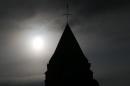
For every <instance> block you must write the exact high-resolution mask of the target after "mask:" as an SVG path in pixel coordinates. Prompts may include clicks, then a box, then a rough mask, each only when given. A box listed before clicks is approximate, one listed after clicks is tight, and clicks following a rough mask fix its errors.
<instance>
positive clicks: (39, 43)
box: [31, 36, 45, 53]
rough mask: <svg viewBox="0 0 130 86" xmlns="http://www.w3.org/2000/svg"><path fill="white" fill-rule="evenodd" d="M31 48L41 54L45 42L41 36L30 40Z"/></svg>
mask: <svg viewBox="0 0 130 86" xmlns="http://www.w3.org/2000/svg"><path fill="white" fill-rule="evenodd" d="M31 47H32V49H33V51H35V52H38V53H39V52H41V51H43V49H44V48H45V40H44V39H43V37H42V36H34V37H33V38H32V40H31Z"/></svg>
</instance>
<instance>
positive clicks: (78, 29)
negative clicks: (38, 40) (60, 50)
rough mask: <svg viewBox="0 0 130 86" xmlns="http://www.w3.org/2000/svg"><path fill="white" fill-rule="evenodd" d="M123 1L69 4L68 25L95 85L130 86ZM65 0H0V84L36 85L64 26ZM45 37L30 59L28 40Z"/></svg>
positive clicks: (128, 15)
mask: <svg viewBox="0 0 130 86" xmlns="http://www.w3.org/2000/svg"><path fill="white" fill-rule="evenodd" d="M129 5H130V3H129V1H128V0H71V2H70V10H71V13H72V16H71V18H70V26H71V28H72V31H73V33H74V34H75V36H76V38H77V40H78V42H79V44H80V46H81V48H82V50H83V52H84V54H85V55H86V56H87V58H88V59H89V61H90V63H92V70H93V72H94V77H95V78H96V79H97V80H98V81H99V83H100V85H101V86H129V85H130V75H129V73H130V67H129V65H130V58H129V57H130V24H129V23H130V6H129ZM64 13H65V0H0V39H1V40H0V85H1V86H15V85H16V86H18V85H20V86H23V85H24V86H26V85H27V86H34V85H37V86H42V84H43V83H42V80H43V79H44V76H43V75H42V73H43V70H44V69H46V68H45V67H44V66H45V65H46V63H47V62H48V60H49V58H50V57H51V56H52V54H53V53H54V50H55V48H56V45H57V43H58V41H59V39H60V37H61V35H62V32H63V30H64V26H65V24H66V19H65V16H64ZM37 34H38V35H39V34H40V35H42V36H43V37H44V38H45V42H46V44H45V46H46V47H45V50H44V51H43V53H40V54H39V55H35V54H34V52H33V51H31V50H30V49H29V39H30V37H33V36H35V35H37Z"/></svg>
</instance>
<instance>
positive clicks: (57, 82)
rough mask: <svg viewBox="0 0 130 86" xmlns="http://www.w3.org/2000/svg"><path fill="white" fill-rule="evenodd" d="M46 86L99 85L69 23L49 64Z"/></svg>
mask: <svg viewBox="0 0 130 86" xmlns="http://www.w3.org/2000/svg"><path fill="white" fill-rule="evenodd" d="M45 86H99V85H98V83H97V81H96V80H94V79H93V72H92V71H91V70H90V63H88V60H87V58H86V57H85V56H84V54H83V52H82V50H81V48H80V46H79V44H78V42H77V40H76V38H75V37H74V34H73V33H72V31H71V28H70V26H69V24H67V25H66V27H65V30H64V32H63V35H62V36H61V39H60V41H59V44H58V46H57V48H56V50H55V52H54V54H53V56H52V58H51V59H50V61H49V64H48V65H47V72H46V80H45Z"/></svg>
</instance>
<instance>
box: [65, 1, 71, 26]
mask: <svg viewBox="0 0 130 86" xmlns="http://www.w3.org/2000/svg"><path fill="white" fill-rule="evenodd" d="M70 15H72V14H70V7H69V0H66V13H65V16H66V20H67V24H68V23H69V16H70Z"/></svg>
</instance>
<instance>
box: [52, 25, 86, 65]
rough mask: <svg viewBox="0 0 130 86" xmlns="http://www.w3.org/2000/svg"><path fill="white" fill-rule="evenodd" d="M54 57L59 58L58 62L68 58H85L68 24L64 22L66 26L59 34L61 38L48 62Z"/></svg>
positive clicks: (53, 59)
mask: <svg viewBox="0 0 130 86" xmlns="http://www.w3.org/2000/svg"><path fill="white" fill-rule="evenodd" d="M56 59H59V61H60V62H63V61H64V62H66V61H68V60H69V61H70V62H71V61H73V62H74V61H80V60H81V61H86V60H87V59H86V58H85V56H84V54H83V52H82V50H81V48H80V46H79V44H78V42H77V40H76V38H75V36H74V34H73V32H72V30H71V28H70V26H69V24H66V26H65V30H64V32H63V34H62V36H61V39H60V41H59V43H58V46H57V48H56V50H55V52H54V54H53V56H52V58H51V60H50V63H51V61H55V60H56ZM60 59H62V60H63V59H64V60H63V61H61V60H60ZM66 59H68V60H66ZM56 61H58V60H56ZM56 61H55V62H56ZM69 61H68V62H69ZM87 62H88V61H87ZM53 63H54V62H53Z"/></svg>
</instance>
